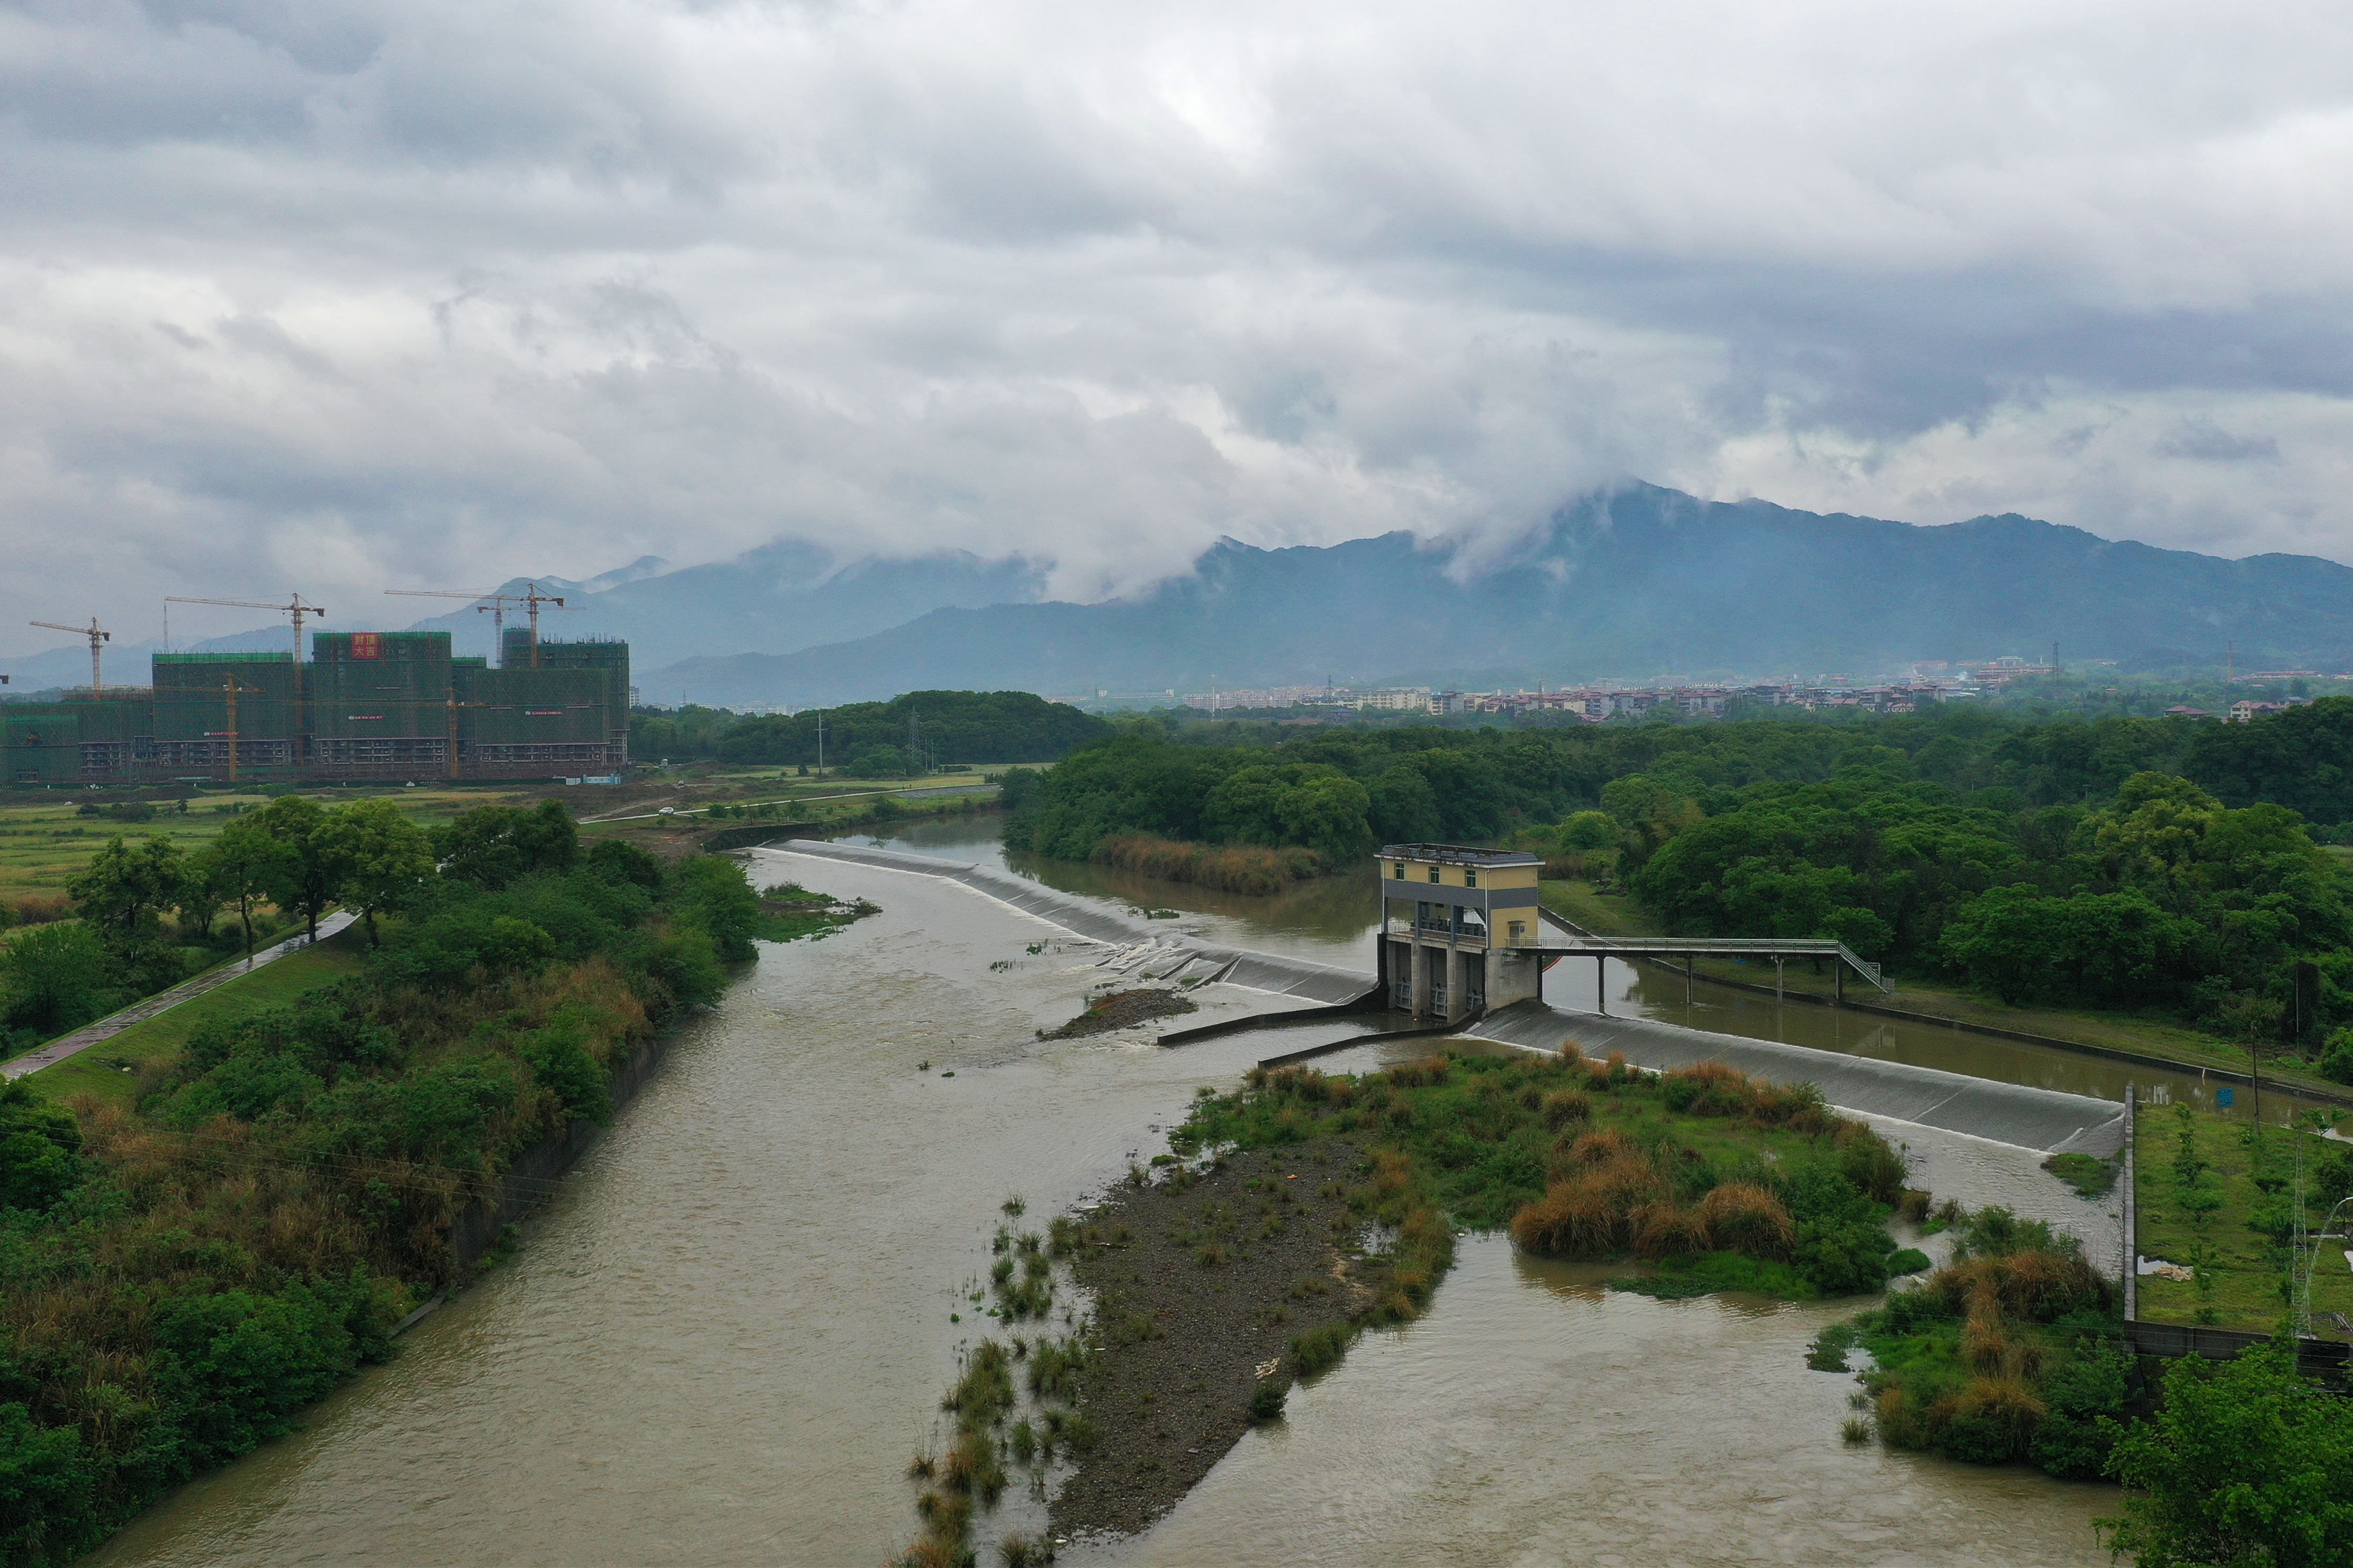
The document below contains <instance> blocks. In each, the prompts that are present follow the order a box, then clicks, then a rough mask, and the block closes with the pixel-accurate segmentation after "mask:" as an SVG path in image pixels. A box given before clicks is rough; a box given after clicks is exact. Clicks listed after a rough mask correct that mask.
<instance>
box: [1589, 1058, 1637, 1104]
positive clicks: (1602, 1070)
mask: <svg viewBox="0 0 2353 1568" xmlns="http://www.w3.org/2000/svg"><path fill="white" fill-rule="evenodd" d="M1585 1070H1586V1075H1587V1077H1586V1081H1587V1084H1588V1086H1589V1087H1590V1088H1591V1089H1592V1090H1593V1092H1594V1093H1596V1094H1606V1093H1608V1092H1609V1090H1610V1089H1614V1088H1616V1087H1617V1086H1618V1085H1620V1084H1621V1083H1624V1082H1625V1081H1626V1080H1627V1079H1630V1078H1632V1077H1633V1076H1634V1069H1633V1068H1630V1067H1628V1066H1627V1065H1626V1053H1625V1052H1623V1051H1612V1052H1610V1053H1609V1060H1607V1061H1603V1062H1594V1061H1591V1060H1588V1061H1587V1062H1586V1063H1585Z"/></svg>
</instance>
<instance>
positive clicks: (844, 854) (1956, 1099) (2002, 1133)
mask: <svg viewBox="0 0 2353 1568" xmlns="http://www.w3.org/2000/svg"><path fill="white" fill-rule="evenodd" d="M765 848H766V849H767V850H768V851H769V852H772V853H776V852H781V853H786V854H792V855H804V856H808V857H811V858H818V859H828V860H844V861H849V862H853V863H855V864H860V865H866V866H872V867H877V868H883V869H888V870H893V871H901V872H905V873H908V874H910V875H914V876H922V877H930V878H936V879H942V880H945V881H949V882H954V883H957V884H960V885H961V886H964V887H965V888H969V889H972V890H973V891H974V892H976V893H978V894H980V895H982V896H984V897H987V898H990V899H994V900H997V901H998V902H1001V903H1005V904H1009V905H1011V906H1012V907H1013V908H1015V909H1018V910H1022V911H1023V912H1024V913H1027V914H1029V915H1032V916H1035V917H1036V918H1038V919H1039V920H1042V921H1048V922H1050V923H1051V924H1053V925H1055V926H1058V927H1060V928H1061V929H1062V930H1064V931H1070V932H1071V933H1072V934H1074V935H1078V936H1082V937H1084V938H1086V939H1088V940H1090V941H1092V942H1102V943H1104V944H1106V945H1107V946H1109V947H1111V948H1113V950H1114V952H1113V958H1114V960H1115V963H1116V966H1117V967H1118V968H1119V969H1120V970H1121V971H1122V972H1123V973H1128V974H1130V975H1133V976H1134V977H1135V978H1137V979H1152V980H1166V981H1173V982H1176V983H1179V984H1182V983H1185V982H1187V981H1190V982H1194V983H1197V984H1206V983H1209V982H1212V981H1214V982H1217V983H1219V984H1232V985H1243V986H1248V987H1250V989H1252V990H1257V991H1262V992H1267V993H1270V994H1273V995H1277V996H1282V997H1287V998H1292V999H1294V1000H1295V1001H1297V1002H1298V1003H1299V1004H1300V1005H1302V1006H1313V1005H1327V1006H1328V1005H1336V1004H1339V1003H1344V1002H1349V1001H1353V1000H1355V999H1356V998H1357V997H1359V996H1361V995H1363V994H1365V992H1366V990H1367V988H1369V987H1370V986H1371V985H1372V984H1373V983H1374V976H1373V975H1372V974H1370V973H1366V972H1363V971H1351V970H1347V969H1342V968H1338V967H1336V966H1332V965H1326V964H1317V963H1309V962H1307V961H1305V960H1303V959H1298V958H1293V957H1289V956H1284V955H1278V954H1273V953H1264V952H1251V951H1249V950H1247V949H1242V948H1237V947H1233V946H1230V945H1226V944H1219V943H1208V942H1198V941H1196V940H1194V939H1193V938H1191V937H1189V936H1187V935H1186V934H1184V933H1182V932H1178V931H1165V930H1163V931H1155V930H1153V929H1151V928H1150V927H1149V926H1148V925H1146V924H1145V923H1143V922H1140V921H1134V920H1130V919H1128V918H1126V917H1124V916H1123V915H1120V914H1117V913H1114V912H1113V911H1112V910H1106V909H1103V908H1102V907H1101V906H1099V905H1097V904H1094V903H1092V902H1090V901H1088V900H1083V899H1082V898H1079V897H1077V896H1075V895H1072V894H1068V893H1062V892H1058V891H1056V890H1054V889H1050V888H1046V887H1042V886H1040V885H1039V884H1038V883H1036V882H1033V881H1029V880H1028V879H1023V878H1020V877H1016V876H1012V875H1008V874H1007V873H1005V872H1002V871H997V870H993V869H990V868H987V867H985V866H982V865H980V864H979V863H977V862H966V861H957V860H948V859H943V858H937V857H934V856H929V855H918V854H910V853H908V852H906V851H903V850H895V849H881V848H869V847H860V846H852V845H840V844H831V843H826V842H822V841H818V840H814V839H791V840H788V841H786V842H785V843H781V844H775V845H769V846H766V847H765ZM1270 1023H1271V1024H1279V1023H1280V1019H1279V1018H1278V1019H1271V1020H1270ZM1460 1034H1461V1036H1462V1037H1465V1038H1472V1039H1483V1040H1490V1041H1493V1042H1495V1043H1498V1044H1502V1045H1506V1046H1513V1047H1521V1048H1525V1049H1533V1050H1546V1051H1556V1050H1558V1049H1559V1048H1560V1047H1561V1044H1562V1042H1563V1041H1565V1040H1573V1041H1575V1042H1576V1043H1577V1046H1578V1047H1580V1048H1582V1049H1583V1050H1584V1051H1585V1052H1586V1053H1587V1054H1588V1056H1596V1057H1600V1056H1607V1055H1608V1054H1609V1052H1611V1051H1622V1052H1624V1053H1625V1056H1626V1059H1627V1060H1628V1061H1630V1062H1631V1063H1633V1064H1634V1065H1636V1066H1637V1067H1641V1068H1651V1069H1652V1070H1659V1071H1663V1070H1666V1069H1669V1068H1679V1067H1689V1066H1692V1065H1694V1063H1697V1062H1702V1061H1718V1062H1723V1063H1725V1064H1726V1065H1728V1066H1731V1067H1735V1068H1739V1069H1740V1070H1741V1071H1743V1072H1746V1073H1747V1074H1749V1075H1750V1076H1751V1077H1753V1078H1759V1079H1766V1080H1767V1081H1769V1082H1774V1083H1784V1084H1787V1083H1811V1084H1813V1085H1814V1086H1815V1087H1816V1088H1818V1089H1820V1090H1821V1092H1822V1097H1823V1099H1824V1100H1827V1101H1829V1102H1830V1103H1831V1105H1833V1106H1835V1107H1837V1108H1838V1109H1840V1110H1847V1111H1852V1112H1854V1113H1857V1114H1860V1115H1865V1116H1873V1117H1881V1118H1884V1119H1886V1120H1889V1121H1904V1122H1909V1123H1913V1124H1915V1125H1918V1126H1923V1127H1934V1128H1936V1129H1939V1130H1940V1131H1947V1132H1957V1133H1960V1134H1963V1135H1964V1136H1967V1137H1971V1138H1982V1139H1985V1140H1988V1141H1989V1142H1997V1143H2007V1144H2010V1145H2012V1146H2015V1147H2018V1148H2023V1149H2032V1150H2037V1151H2040V1152H2044V1153H2060V1152H2072V1153H2084V1154H2092V1155H2095V1156H2100V1157H2105V1156H2107V1155H2109V1154H2113V1153H2115V1152H2116V1150H2117V1149H2118V1148H2120V1147H2121V1146H2122V1144H2123V1142H2124V1121H2123V1118H2124V1107H2123V1106H2122V1105H2121V1104H2119V1103H2117V1102H2116V1101H2113V1100H2101V1099H2097V1098H2095V1097H2093V1096H2090V1095H2082V1094H2072V1093H2068V1092H2066V1091H2064V1090H2060V1089H2042V1088H2037V1087H2035V1086H2032V1085H2028V1084H2017V1083H2005V1082H2001V1081H2000V1080H1998V1079H1989V1078H1981V1077H1977V1076H1974V1075H1971V1074H1968V1073H1959V1072H1953V1071H1950V1070H1948V1069H1946V1068H1934V1067H1926V1066H1922V1065H1918V1064H1915V1063H1910V1062H1899V1061H1886V1060H1882V1059H1879V1058H1871V1057H1862V1056H1854V1055H1850V1054H1848V1053H1845V1052H1841V1051H1830V1050H1822V1049H1819V1048H1817V1047H1810V1046H1799V1045H1789V1044H1785V1043H1783V1042H1780V1041H1777V1040H1760V1039H1756V1038H1753V1037H1747V1036H1742V1035H1728V1034H1719V1033H1716V1032H1715V1031H1712V1030H1706V1029H1694V1028H1691V1027H1688V1026H1683V1025H1679V1024H1670V1023H1663V1022H1661V1021H1658V1020H1655V1019H1648V1018H1622V1017H1616V1016H1599V1015H1595V1014H1591V1013H1581V1012H1575V1011H1571V1010H1568V1009H1566V1008H1562V1007H1558V1006H1555V1005H1551V1004H1549V1003H1546V1002H1544V1001H1541V1000H1535V999H1531V1000H1528V1001H1523V1002H1517V1003H1514V1004H1513V1005H1510V1006H1508V1007H1504V1008H1502V1009H1499V1010H1498V1011H1496V1012H1493V1013H1491V1014H1488V1015H1487V1016H1484V1017H1482V1018H1481V1019H1479V1020H1477V1021H1476V1022H1474V1023H1466V1024H1465V1025H1463V1026H1462V1027H1461V1030H1460Z"/></svg>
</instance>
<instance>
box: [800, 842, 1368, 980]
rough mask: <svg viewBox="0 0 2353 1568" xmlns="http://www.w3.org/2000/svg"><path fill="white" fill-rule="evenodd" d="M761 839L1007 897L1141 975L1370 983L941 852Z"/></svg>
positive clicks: (1361, 977)
mask: <svg viewBox="0 0 2353 1568" xmlns="http://www.w3.org/2000/svg"><path fill="white" fill-rule="evenodd" d="M763 847H764V848H766V849H770V850H776V851H782V852H784V853H786V854H792V855H809V856H815V857H817V858H819V859H825V860H849V861H854V862H856V863H857V864H859V865H861V866H880V867H882V868H885V869H888V870H892V871H905V872H909V873H912V874H913V875H915V876H918V877H935V878H938V879H942V880H944V881H949V882H956V883H960V884H962V885H963V886H965V887H967V888H970V889H972V890H973V891H974V892H976V893H979V894H981V895H983V896H984V897H987V898H991V899H995V900H997V901H998V902H999V903H1005V904H1010V905H1012V906H1013V907H1014V908H1015V909H1017V910H1021V911H1022V912H1023V913H1024V914H1029V915H1035V916H1036V917H1037V918H1038V919H1039V920H1041V921H1046V922H1048V923H1049V924H1050V925H1058V926H1060V927H1061V928H1062V929H1063V930H1064V931H1069V932H1071V934H1072V935H1075V936H1082V937H1085V938H1087V939H1088V940H1089V941H1092V942H1104V943H1107V944H1109V945H1111V946H1113V947H1116V948H1124V949H1127V950H1129V951H1128V952H1126V953H1124V954H1123V955H1122V961H1121V967H1123V968H1124V969H1126V970H1127V971H1128V972H1129V973H1133V974H1134V975H1135V977H1136V978H1138V979H1140V980H1172V981H1187V980H1190V981H1194V982H1196V983H1201V982H1207V981H1210V980H1216V981H1218V982H1219V983H1220V984H1227V985H1246V986H1248V987H1250V989H1251V990H1253V991H1266V992H1271V993H1272V994H1275V995H1278V996H1296V997H1298V998H1300V999H1301V1000H1302V1001H1304V1002H1320V1003H1324V1004H1325V1005H1337V1004H1340V1003H1350V1002H1355V1001H1357V1000H1358V999H1359V998H1361V997H1363V996H1364V995H1365V994H1366V989H1367V987H1368V985H1369V984H1370V981H1369V978H1368V977H1367V976H1366V975H1363V974H1358V973H1351V972H1350V971H1348V970H1345V969H1335V968H1332V967H1330V966H1329V965H1326V964H1321V963H1307V962H1306V961H1305V960H1303V959H1296V958H1282V957H1278V956H1276V955H1274V954H1272V953H1265V952H1250V951H1249V950H1248V949H1245V948H1238V947H1224V946H1220V945H1218V944H1216V943H1211V942H1197V941H1195V940H1194V939H1193V938H1191V937H1188V936H1187V935H1185V934H1183V933H1182V932H1179V931H1154V930H1152V929H1150V928H1149V927H1146V926H1144V925H1141V924H1138V923H1137V922H1136V921H1131V920H1126V919H1124V918H1122V917H1121V916H1118V915H1115V914H1113V913H1111V912H1110V911H1109V910H1103V909H1098V908H1096V907H1095V906H1093V905H1092V904H1086V903H1082V902H1081V901H1080V900H1076V899H1073V898H1071V897H1069V896H1067V895H1065V894H1060V893H1055V892H1051V891H1049V890H1048V889H1044V888H1040V887H1039V886H1038V885H1037V884H1036V883H1035V882H1027V881H1023V880H1022V879H1020V878H1018V877H1008V876H1005V875H1004V874H1002V873H1000V872H997V871H990V870H987V869H984V868H982V867H980V866H979V865H978V864H976V863H974V862H969V861H960V860H942V859H938V858H934V857H932V856H929V855H909V854H906V853H904V852H903V851H901V850H896V849H867V848H862V847H857V846H853V845H848V844H828V843H824V842H822V841H820V840H818V839H813V838H791V839H787V840H786V841H785V842H784V843H782V844H769V845H765V846H763Z"/></svg>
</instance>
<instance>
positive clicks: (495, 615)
mask: <svg viewBox="0 0 2353 1568" xmlns="http://www.w3.org/2000/svg"><path fill="white" fill-rule="evenodd" d="M385 593H387V594H390V595H394V596H395V597H397V598H403V599H471V600H473V601H474V602H475V603H474V608H475V609H477V610H487V611H489V612H490V616H491V642H492V643H493V644H494V645H496V647H497V648H498V650H499V658H501V659H504V658H506V656H507V635H506V634H507V606H508V605H520V604H522V599H521V598H519V597H517V596H516V595H512V594H467V593H461V592H459V590H458V589H455V588H386V589H385Z"/></svg>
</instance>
